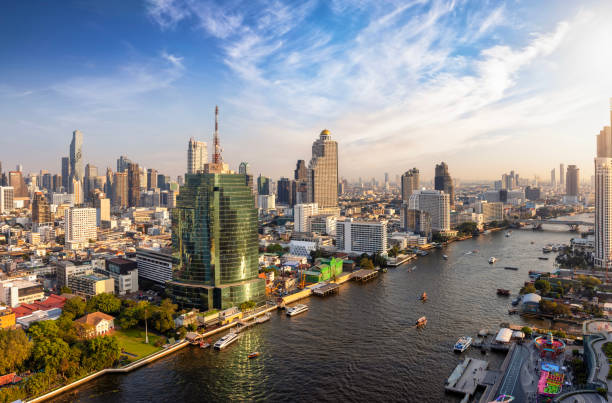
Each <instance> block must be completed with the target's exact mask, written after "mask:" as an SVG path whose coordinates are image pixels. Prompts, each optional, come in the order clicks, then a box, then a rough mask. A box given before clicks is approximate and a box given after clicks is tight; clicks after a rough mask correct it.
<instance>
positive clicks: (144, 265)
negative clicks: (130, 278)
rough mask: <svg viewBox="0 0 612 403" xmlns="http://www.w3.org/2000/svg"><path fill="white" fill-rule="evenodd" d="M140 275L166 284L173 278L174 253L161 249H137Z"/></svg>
mask: <svg viewBox="0 0 612 403" xmlns="http://www.w3.org/2000/svg"><path fill="white" fill-rule="evenodd" d="M136 262H137V267H138V276H140V277H142V278H144V279H147V280H151V281H154V282H156V283H159V284H166V282H167V281H170V280H172V255H170V254H169V253H163V251H161V250H159V249H145V248H138V249H136Z"/></svg>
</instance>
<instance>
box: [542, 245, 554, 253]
mask: <svg viewBox="0 0 612 403" xmlns="http://www.w3.org/2000/svg"><path fill="white" fill-rule="evenodd" d="M552 250H553V248H552V246H550V245H546V246H545V247H543V248H542V252H544V253H550V252H552Z"/></svg>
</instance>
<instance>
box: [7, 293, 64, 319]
mask: <svg viewBox="0 0 612 403" xmlns="http://www.w3.org/2000/svg"><path fill="white" fill-rule="evenodd" d="M65 303H66V297H62V296H61V295H50V296H49V297H48V298H47V299H45V300H44V301H35V302H32V303H31V304H21V305H19V306H18V307H16V308H13V312H15V317H16V318H20V317H22V316H27V315H31V314H32V312H34V311H48V310H49V309H53V308H60V309H61V308H64V304H65Z"/></svg>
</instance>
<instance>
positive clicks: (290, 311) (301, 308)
mask: <svg viewBox="0 0 612 403" xmlns="http://www.w3.org/2000/svg"><path fill="white" fill-rule="evenodd" d="M307 310H308V305H304V304H297V305H296V306H292V307H291V308H287V316H295V315H298V314H300V313H302V312H306V311H307Z"/></svg>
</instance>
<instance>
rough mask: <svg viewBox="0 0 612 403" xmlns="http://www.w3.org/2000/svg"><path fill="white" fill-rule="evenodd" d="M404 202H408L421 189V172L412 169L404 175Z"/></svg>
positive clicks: (402, 181)
mask: <svg viewBox="0 0 612 403" xmlns="http://www.w3.org/2000/svg"><path fill="white" fill-rule="evenodd" d="M401 183H402V202H406V203H407V202H408V199H410V195H412V192H414V191H415V190H418V189H419V170H418V169H416V168H412V169H410V170H408V171H406V172H405V173H404V174H403V175H402V179H401Z"/></svg>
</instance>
